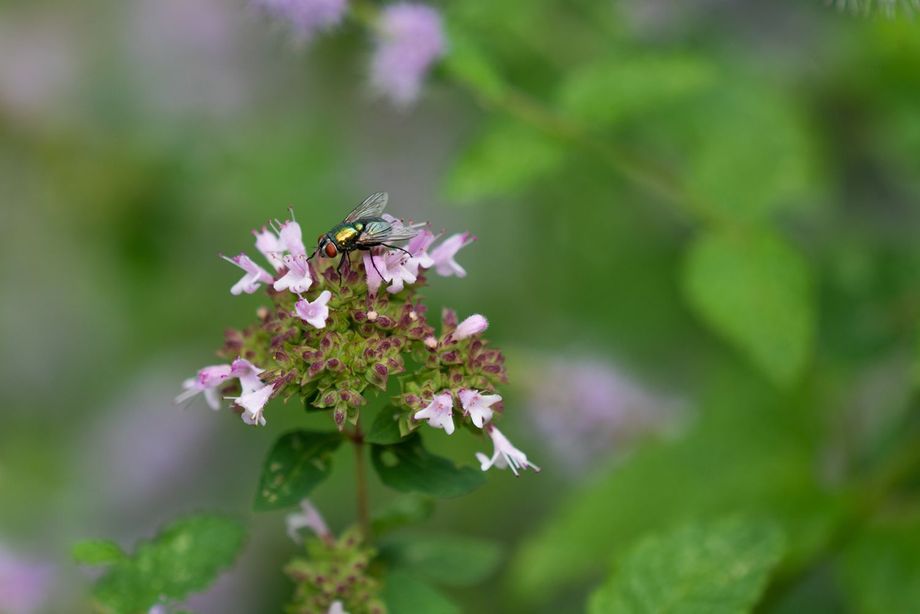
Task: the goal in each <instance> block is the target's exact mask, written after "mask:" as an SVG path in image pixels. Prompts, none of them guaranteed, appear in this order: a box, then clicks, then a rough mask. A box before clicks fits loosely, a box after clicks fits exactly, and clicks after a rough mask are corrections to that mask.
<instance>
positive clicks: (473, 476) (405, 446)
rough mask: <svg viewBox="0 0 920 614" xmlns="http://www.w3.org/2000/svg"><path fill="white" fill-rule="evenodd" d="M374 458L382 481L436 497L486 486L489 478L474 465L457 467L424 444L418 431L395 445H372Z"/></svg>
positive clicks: (392, 485)
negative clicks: (428, 449) (436, 454)
mask: <svg viewBox="0 0 920 614" xmlns="http://www.w3.org/2000/svg"><path fill="white" fill-rule="evenodd" d="M371 459H372V460H373V463H374V469H376V470H377V475H379V476H380V481H382V482H383V483H384V484H386V485H387V486H389V487H390V488H393V489H395V490H400V491H403V492H419V493H422V494H427V495H431V496H434V497H445V498H446V497H459V496H460V495H465V494H466V493H468V492H470V491H473V490H475V489H476V488H479V487H480V486H482V485H483V484H484V483H485V481H486V478H485V476H484V475H483V473H482V472H481V471H479V470H477V469H473V468H472V467H457V466H456V465H455V464H454V463H452V462H451V461H449V460H447V459H446V458H443V457H440V456H435V455H434V454H431V453H430V452H428V451H427V450H426V449H425V447H424V446H423V445H422V440H421V437H419V435H418V434H415V435H412V436H410V437H409V438H407V439H406V440H405V441H403V442H402V443H399V444H396V445H392V446H377V445H375V446H372V447H371Z"/></svg>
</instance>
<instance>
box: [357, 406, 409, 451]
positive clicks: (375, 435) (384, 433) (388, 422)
mask: <svg viewBox="0 0 920 614" xmlns="http://www.w3.org/2000/svg"><path fill="white" fill-rule="evenodd" d="M401 415H402V412H401V411H400V410H399V409H398V408H396V407H393V406H392V405H390V406H387V407H384V408H383V409H381V410H380V413H378V414H377V417H375V418H374V422H373V423H372V424H371V428H370V430H369V431H368V432H367V434H366V435H365V436H364V441H366V442H367V443H376V444H381V445H388V444H393V443H399V442H400V441H402V438H403V436H402V433H400V430H399V417H400V416H401Z"/></svg>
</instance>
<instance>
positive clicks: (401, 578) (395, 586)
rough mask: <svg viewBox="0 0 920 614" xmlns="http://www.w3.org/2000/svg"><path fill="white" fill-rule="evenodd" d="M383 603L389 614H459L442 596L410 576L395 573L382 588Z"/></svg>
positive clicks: (456, 608) (454, 606)
mask: <svg viewBox="0 0 920 614" xmlns="http://www.w3.org/2000/svg"><path fill="white" fill-rule="evenodd" d="M383 601H384V603H386V606H387V610H389V611H390V612H394V613H396V612H424V613H425V614H460V608H458V607H457V606H456V605H454V604H453V603H451V602H450V600H448V599H447V597H445V596H444V595H442V594H441V593H439V592H438V591H436V590H435V589H433V588H432V587H430V586H428V585H427V584H425V583H424V582H421V581H419V580H417V579H416V578H415V577H413V576H412V575H410V574H408V573H405V572H401V571H396V572H393V573H391V574H389V575H388V576H387V577H386V579H385V581H384V586H383Z"/></svg>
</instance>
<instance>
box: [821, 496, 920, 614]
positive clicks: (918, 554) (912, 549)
mask: <svg viewBox="0 0 920 614" xmlns="http://www.w3.org/2000/svg"><path fill="white" fill-rule="evenodd" d="M838 576H839V578H840V583H841V585H842V587H843V589H844V592H845V593H846V594H847V596H848V597H849V600H848V602H849V603H850V604H852V606H853V608H854V609H853V611H854V612H856V613H858V614H889V613H891V612H913V611H916V609H917V606H918V604H920V515H917V514H916V513H914V515H912V516H909V517H907V518H903V519H895V520H887V521H883V522H879V523H877V524H875V525H873V526H870V527H868V528H866V529H865V530H863V531H861V532H860V533H859V534H858V535H857V536H856V537H855V539H854V540H853V541H852V543H850V544H849V545H848V546H847V547H846V548H845V550H844V553H843V556H842V558H841V560H840V561H839V574H838Z"/></svg>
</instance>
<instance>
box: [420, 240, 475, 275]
mask: <svg viewBox="0 0 920 614" xmlns="http://www.w3.org/2000/svg"><path fill="white" fill-rule="evenodd" d="M475 240H476V239H475V237H473V236H472V235H471V234H470V233H468V232H461V233H458V234H455V235H452V236H450V237H448V238H447V239H444V241H442V242H441V244H440V245H438V246H437V247H435V248H434V249H433V250H431V260H432V264H433V266H434V270H435V271H437V273H438V275H443V276H444V277H450V276H451V275H456V276H457V277H466V270H465V269H464V268H463V267H462V266H460V265H459V264H457V261H456V260H454V256H456V255H457V252H459V251H460V248H462V247H465V246H467V245H469V244H470V243H472V242H473V241H475Z"/></svg>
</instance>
